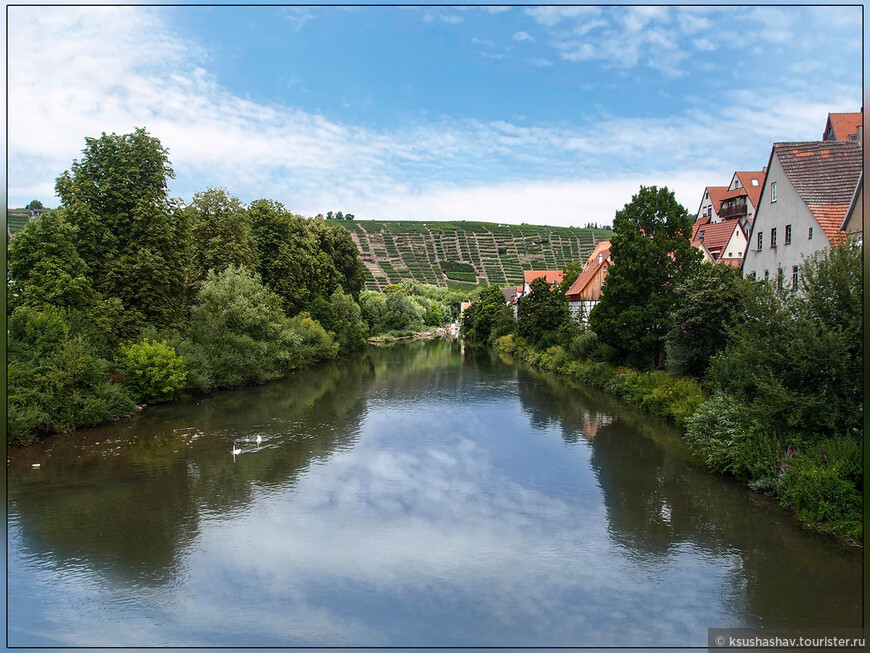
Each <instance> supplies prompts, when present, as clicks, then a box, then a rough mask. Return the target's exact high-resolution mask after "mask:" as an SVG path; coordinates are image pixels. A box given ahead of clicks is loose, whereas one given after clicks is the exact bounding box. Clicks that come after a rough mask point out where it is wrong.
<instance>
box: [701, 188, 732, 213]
mask: <svg viewBox="0 0 870 653" xmlns="http://www.w3.org/2000/svg"><path fill="white" fill-rule="evenodd" d="M704 190H706V191H707V193H708V194H709V195H710V201H711V202H712V203H713V210H714V211H716V213H718V212H719V207H720V206H722V196H723V195H724V194H725V193H727V192H728V186H707V188H705V189H704ZM701 203H702V204H703V202H701Z"/></svg>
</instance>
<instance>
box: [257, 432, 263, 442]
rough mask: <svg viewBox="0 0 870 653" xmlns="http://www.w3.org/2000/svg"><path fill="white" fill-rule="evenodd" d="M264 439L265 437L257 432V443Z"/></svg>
mask: <svg viewBox="0 0 870 653" xmlns="http://www.w3.org/2000/svg"><path fill="white" fill-rule="evenodd" d="M262 441H263V438H261V437H260V434H259V433H257V440H256V442H257V444H260V443H261V442H262Z"/></svg>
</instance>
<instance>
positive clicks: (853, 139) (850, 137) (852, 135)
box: [849, 134, 858, 141]
mask: <svg viewBox="0 0 870 653" xmlns="http://www.w3.org/2000/svg"><path fill="white" fill-rule="evenodd" d="M849 140H850V141H857V140H858V134H849Z"/></svg>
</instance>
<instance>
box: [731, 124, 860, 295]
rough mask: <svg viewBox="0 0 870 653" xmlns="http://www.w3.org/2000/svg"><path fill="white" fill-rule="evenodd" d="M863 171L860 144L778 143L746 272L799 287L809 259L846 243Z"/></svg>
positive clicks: (772, 159)
mask: <svg viewBox="0 0 870 653" xmlns="http://www.w3.org/2000/svg"><path fill="white" fill-rule="evenodd" d="M862 169H863V152H862V148H861V145H860V144H859V143H858V142H855V141H811V142H799V143H774V144H773V148H772V149H771V151H770V160H769V163H768V165H767V176H766V178H765V181H764V187H763V188H762V191H761V197H760V199H759V207H758V212H757V213H756V216H755V223H754V224H753V227H752V231H751V233H750V235H749V245H748V251H747V252H746V256H745V258H744V260H743V274H744V275H745V276H750V277H754V278H756V279H761V280H768V279H769V280H773V281H775V282H776V283H777V284H778V285H780V286H784V287H792V288H797V286H798V274H799V268H800V265H801V264H802V263H803V262H804V259H806V258H807V257H808V256H810V255H812V254H814V253H815V252H818V251H820V250H823V249H825V248H827V247H830V246H831V245H836V244H837V243H839V242H840V241H841V240H844V239H845V237H846V236H845V232H844V231H843V230H842V229H841V226H842V225H843V222H844V220H845V218H846V214H847V212H848V210H849V206H850V204H851V202H852V198H853V196H854V193H855V189H856V187H857V185H858V180H859V178H860V176H861V171H862Z"/></svg>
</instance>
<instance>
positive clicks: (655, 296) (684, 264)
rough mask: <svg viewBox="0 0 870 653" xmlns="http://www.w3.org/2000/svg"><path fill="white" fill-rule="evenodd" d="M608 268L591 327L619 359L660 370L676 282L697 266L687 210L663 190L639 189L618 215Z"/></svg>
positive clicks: (663, 359) (697, 252)
mask: <svg viewBox="0 0 870 653" xmlns="http://www.w3.org/2000/svg"><path fill="white" fill-rule="evenodd" d="M613 230H614V235H613V237H612V238H611V242H612V244H611V248H610V252H611V255H612V257H613V266H612V267H611V268H610V272H609V275H608V277H607V283H606V284H605V286H604V288H603V290H602V294H601V301H600V302H599V303H598V305H597V306H595V308H594V309H593V310H592V312H591V314H590V320H589V322H590V326H591V327H592V329H593V330H594V331H595V333H596V334H598V337H599V339H600V340H601V341H603V342H605V343H606V344H608V345H610V346H611V347H613V348H614V349H615V351H616V353H617V356H618V357H619V358H620V359H621V360H623V361H625V362H627V363H630V364H632V365H635V366H638V367H653V368H661V367H662V366H663V365H664V363H665V337H666V336H667V333H668V332H669V331H670V329H671V327H672V326H673V318H672V311H673V310H674V308H675V306H676V301H677V300H676V296H675V294H674V288H675V284H676V282H677V281H679V280H680V279H681V278H683V277H685V276H687V275H691V274H692V273H693V272H694V270H695V269H696V267H697V266H698V265H700V261H701V253H700V251H699V250H697V249H696V248H694V247H692V245H691V242H690V240H689V239H690V237H691V233H692V223H691V220H690V219H689V214H688V211H686V209H685V208H684V207H683V206H681V205H680V204H679V203H678V202H677V201H676V199H675V198H674V194H673V193H672V192H671V191H669V190H668V189H667V188H666V187H663V188H657V187H655V186H650V187H646V186H641V188H640V191H638V193H637V194H636V195H634V196H633V197H632V199H631V202H629V203H628V204H626V205H625V207H624V208H623V209H622V210H621V211H617V212H616V216H615V218H614V220H613Z"/></svg>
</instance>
